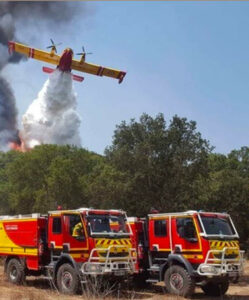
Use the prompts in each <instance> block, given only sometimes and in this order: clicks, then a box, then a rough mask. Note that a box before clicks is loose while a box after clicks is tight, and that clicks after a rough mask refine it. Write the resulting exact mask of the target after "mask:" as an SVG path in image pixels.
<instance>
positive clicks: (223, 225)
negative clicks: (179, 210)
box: [201, 215, 236, 236]
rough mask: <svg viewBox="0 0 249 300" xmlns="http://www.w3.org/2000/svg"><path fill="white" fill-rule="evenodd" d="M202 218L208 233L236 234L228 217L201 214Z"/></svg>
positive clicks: (220, 234)
mask: <svg viewBox="0 0 249 300" xmlns="http://www.w3.org/2000/svg"><path fill="white" fill-rule="evenodd" d="M201 220H202V224H203V226H204V229H205V231H206V233H207V235H218V236H234V235H235V234H236V233H235V231H234V229H233V226H232V224H231V221H230V219H229V218H227V217H218V216H203V215H201Z"/></svg>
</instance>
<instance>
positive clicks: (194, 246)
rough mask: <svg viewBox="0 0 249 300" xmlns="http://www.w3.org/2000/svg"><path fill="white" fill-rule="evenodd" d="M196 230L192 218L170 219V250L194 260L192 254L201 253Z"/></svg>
mask: <svg viewBox="0 0 249 300" xmlns="http://www.w3.org/2000/svg"><path fill="white" fill-rule="evenodd" d="M197 228H198V227H197V225H196V223H195V220H194V218H193V217H192V216H186V217H185V216H183V217H175V218H172V250H173V251H174V252H178V253H183V254H184V256H185V257H186V258H195V256H194V254H197V253H198V252H201V251H202V249H201V243H200V239H199V235H198V232H197V230H198V229H197Z"/></svg>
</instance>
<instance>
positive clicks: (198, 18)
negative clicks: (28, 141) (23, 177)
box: [5, 2, 249, 153]
mask: <svg viewBox="0 0 249 300" xmlns="http://www.w3.org/2000/svg"><path fill="white" fill-rule="evenodd" d="M58 5H60V3H59V2H58ZM74 5H77V6H78V8H79V14H78V16H77V17H75V18H72V21H71V22H70V23H69V24H67V25H66V26H58V27H54V26H50V27H49V28H47V27H46V26H44V24H43V23H42V20H36V22H35V23H33V22H30V23H27V22H25V20H23V22H19V23H18V24H17V25H18V27H17V34H18V37H19V39H20V40H25V42H26V43H29V44H31V45H32V46H33V47H37V48H45V47H46V46H47V45H48V44H49V39H50V37H52V38H53V39H54V40H55V41H57V42H63V46H60V48H59V49H58V50H59V51H62V50H63V47H67V46H70V47H72V48H73V49H74V50H75V51H76V52H78V51H79V50H80V49H81V46H82V45H84V46H85V47H86V49H87V50H88V51H90V52H93V53H94V54H93V55H91V56H88V61H89V62H93V63H96V64H101V65H104V66H109V67H113V68H117V69H123V70H126V71H127V76H126V78H125V80H124V82H123V83H122V84H121V85H119V84H118V83H117V81H116V80H112V79H110V78H99V77H96V76H91V75H85V81H84V82H83V83H75V90H76V92H77V94H78V98H77V99H78V112H79V114H80V115H81V117H82V125H81V128H80V134H81V138H82V146H83V147H85V148H87V149H89V150H92V151H95V152H98V153H103V151H104V149H105V147H106V146H108V145H110V144H111V142H112V136H113V132H114V130H115V126H116V125H117V124H120V122H121V121H122V120H126V121H129V120H130V119H131V118H136V119H138V118H139V117H140V116H141V114H142V113H143V112H146V113H148V114H149V115H151V116H153V117H154V116H156V115H157V114H158V113H160V112H162V113H164V116H165V118H166V120H167V121H168V122H169V120H170V119H171V118H172V116H173V115H175V114H177V115H179V116H180V117H187V118H188V119H189V120H195V121H197V128H198V131H200V132H201V133H202V136H203V137H204V138H206V139H208V140H209V141H210V143H211V145H213V146H215V147H216V148H215V151H216V152H220V153H228V152H230V151H231V150H233V149H239V148H240V147H241V146H246V145H248V140H249V137H248V127H249V126H248V125H249V119H248V112H249V99H248V94H249V93H248V92H249V85H248V81H249V35H248V29H249V18H248V16H249V3H248V2H86V3H85V2H76V3H74ZM42 66H43V64H41V63H40V62H37V61H34V60H29V61H28V62H23V63H21V64H19V65H11V66H8V67H7V68H6V70H5V74H6V77H7V78H8V79H9V80H10V81H11V84H12V87H13V90H14V92H15V96H16V98H17V107H18V110H19V121H20V120H21V116H22V114H23V113H24V112H25V111H26V110H27V108H28V106H29V104H30V103H31V102H32V100H33V99H35V98H36V95H37V93H38V92H39V91H40V89H41V87H42V85H43V83H44V82H45V80H46V78H47V75H46V74H44V73H42V71H41V68H42Z"/></svg>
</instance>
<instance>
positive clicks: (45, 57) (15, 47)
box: [8, 42, 60, 65]
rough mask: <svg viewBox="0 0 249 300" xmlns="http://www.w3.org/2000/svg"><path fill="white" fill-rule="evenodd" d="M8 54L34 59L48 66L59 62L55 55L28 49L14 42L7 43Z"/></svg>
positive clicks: (58, 57)
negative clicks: (17, 54) (14, 53)
mask: <svg viewBox="0 0 249 300" xmlns="http://www.w3.org/2000/svg"><path fill="white" fill-rule="evenodd" d="M8 46H9V52H10V53H12V52H13V51H15V52H18V53H21V54H23V55H26V56H27V57H30V58H34V59H37V60H41V61H45V62H47V63H50V64H54V65H58V64H59V61H60V56H59V55H57V54H54V53H53V54H51V52H47V51H43V50H39V49H35V48H30V47H28V46H26V45H23V44H20V43H16V42H9V43H8Z"/></svg>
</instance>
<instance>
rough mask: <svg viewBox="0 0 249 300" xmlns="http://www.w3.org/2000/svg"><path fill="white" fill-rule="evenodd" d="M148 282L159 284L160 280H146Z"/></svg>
mask: <svg viewBox="0 0 249 300" xmlns="http://www.w3.org/2000/svg"><path fill="white" fill-rule="evenodd" d="M146 282H150V283H157V282H159V280H158V279H154V278H149V279H147V280H146Z"/></svg>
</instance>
